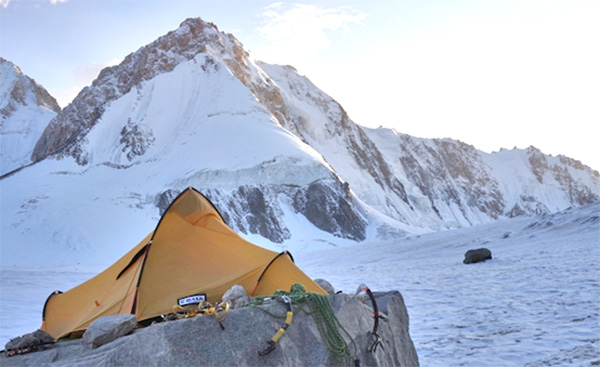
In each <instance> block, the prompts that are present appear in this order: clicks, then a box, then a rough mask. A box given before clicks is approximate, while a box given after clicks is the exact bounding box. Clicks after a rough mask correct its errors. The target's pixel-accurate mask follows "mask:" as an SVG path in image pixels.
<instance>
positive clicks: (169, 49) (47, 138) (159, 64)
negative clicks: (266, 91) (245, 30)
mask: <svg viewBox="0 0 600 367" xmlns="http://www.w3.org/2000/svg"><path fill="white" fill-rule="evenodd" d="M202 53H203V54H208V55H211V56H212V57H214V58H215V60H213V61H221V62H223V63H224V65H226V67H227V68H231V69H232V71H231V73H233V74H236V76H237V77H238V79H239V78H240V77H239V75H238V74H240V75H241V74H244V75H248V74H249V73H248V72H247V71H246V70H244V69H245V67H244V65H246V59H247V57H248V54H247V52H246V51H244V50H243V47H242V46H241V44H240V43H239V42H238V41H237V40H236V39H235V37H233V36H232V35H230V34H225V33H223V32H220V31H219V30H218V29H217V27H216V26H215V25H214V24H212V23H208V22H204V21H203V20H202V19H200V18H190V19H187V20H185V21H184V22H183V23H181V26H180V27H179V28H178V29H177V30H174V31H171V32H169V33H168V34H166V35H165V36H162V37H160V38H158V39H157V40H156V41H154V42H152V43H150V44H148V45H146V46H143V47H141V48H140V49H139V50H137V51H136V52H133V53H131V54H129V55H128V56H127V57H125V59H124V60H123V61H122V62H121V63H120V64H119V65H116V66H112V67H108V68H105V69H103V70H102V71H101V72H100V74H99V75H98V77H97V78H96V79H95V80H94V81H93V82H92V85H91V86H89V87H86V88H84V89H83V90H82V91H81V92H80V93H79V95H78V96H77V97H76V98H75V99H74V100H73V102H72V103H71V104H70V105H69V106H67V107H66V108H65V109H64V111H63V112H62V113H61V114H60V115H59V116H57V117H56V118H55V119H54V120H52V121H51V122H50V124H48V127H47V128H46V130H45V131H44V133H43V135H42V137H41V138H40V140H39V142H38V144H37V145H36V147H35V149H34V151H33V154H32V160H34V161H37V160H41V159H43V158H45V157H47V156H49V155H55V154H59V155H60V156H65V155H68V156H73V157H74V158H75V159H76V161H77V162H78V163H79V164H86V163H87V161H86V159H85V157H84V156H82V154H81V153H82V151H81V149H82V147H81V142H82V141H83V140H84V139H85V135H86V134H87V133H88V132H89V131H90V129H91V128H92V127H93V126H95V125H96V123H97V122H98V121H99V119H100V117H101V116H102V115H103V113H104V111H105V110H106V108H107V107H108V105H109V104H110V103H111V102H112V101H115V100H117V99H119V98H121V97H122V96H124V95H125V94H127V93H129V92H130V91H131V90H132V89H133V88H134V87H140V86H141V85H142V83H144V82H146V81H148V80H151V79H153V78H155V77H156V76H158V75H160V74H164V73H169V72H171V71H173V70H174V69H175V68H176V67H177V66H178V65H180V64H181V63H184V62H188V61H190V60H193V59H194V58H195V57H196V55H198V54H202ZM207 62H208V63H210V62H211V61H207ZM213 64H215V63H213ZM208 67H209V65H208V64H207V65H205V69H206V68H208ZM245 78H247V77H245Z"/></svg>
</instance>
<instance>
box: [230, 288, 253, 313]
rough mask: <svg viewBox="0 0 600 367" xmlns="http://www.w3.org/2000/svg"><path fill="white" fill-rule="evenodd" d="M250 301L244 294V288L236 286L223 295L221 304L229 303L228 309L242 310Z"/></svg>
mask: <svg viewBox="0 0 600 367" xmlns="http://www.w3.org/2000/svg"><path fill="white" fill-rule="evenodd" d="M250 301H251V298H250V296H248V295H247V294H246V291H245V290H244V287H242V286H241V285H237V284H236V285H234V286H233V287H231V288H229V289H228V290H227V292H225V294H224V295H223V302H227V303H229V307H230V308H232V309H236V308H242V307H244V306H246V305H247V304H248V303H249V302H250Z"/></svg>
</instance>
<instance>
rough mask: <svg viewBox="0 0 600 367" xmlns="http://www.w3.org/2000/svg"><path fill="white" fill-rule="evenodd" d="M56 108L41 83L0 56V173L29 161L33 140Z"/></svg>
mask: <svg viewBox="0 0 600 367" xmlns="http://www.w3.org/2000/svg"><path fill="white" fill-rule="evenodd" d="M59 111H60V106H59V105H58V103H57V102H56V100H55V99H54V97H52V96H51V95H50V94H49V93H48V91H46V89H44V87H42V86H41V85H39V84H37V83H36V82H35V80H33V79H31V78H30V77H28V76H27V75H25V74H23V72H22V71H21V69H20V68H19V67H18V66H17V65H15V64H13V63H12V62H10V61H8V60H6V59H3V58H0V138H1V144H0V162H1V164H0V165H1V169H0V175H4V174H7V173H9V172H12V171H14V170H16V169H19V168H21V167H23V166H25V165H28V164H30V163H31V161H30V159H29V156H30V154H31V151H32V149H33V147H34V146H35V143H36V142H37V140H38V138H39V137H40V135H41V134H42V131H43V130H44V128H45V127H46V125H47V124H48V121H50V120H51V119H52V118H53V117H54V116H56V114H57V113H58V112H59Z"/></svg>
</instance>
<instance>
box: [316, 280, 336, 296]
mask: <svg viewBox="0 0 600 367" xmlns="http://www.w3.org/2000/svg"><path fill="white" fill-rule="evenodd" d="M314 281H315V283H317V284H318V285H319V287H321V288H323V290H324V291H325V292H327V293H328V294H334V293H335V290H334V289H333V286H332V285H331V283H329V282H328V281H326V280H325V279H321V278H317V279H315V280H314Z"/></svg>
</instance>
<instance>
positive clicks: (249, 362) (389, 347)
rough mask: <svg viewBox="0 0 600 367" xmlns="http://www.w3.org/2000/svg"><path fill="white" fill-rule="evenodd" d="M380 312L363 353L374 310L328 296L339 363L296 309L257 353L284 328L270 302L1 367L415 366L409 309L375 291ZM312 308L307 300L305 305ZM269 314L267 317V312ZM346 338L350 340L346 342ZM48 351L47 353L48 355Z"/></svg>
mask: <svg viewBox="0 0 600 367" xmlns="http://www.w3.org/2000/svg"><path fill="white" fill-rule="evenodd" d="M375 296H376V298H377V299H378V305H379V304H381V305H380V310H381V312H384V310H385V312H386V315H385V316H386V317H385V318H383V319H382V320H380V323H379V334H380V335H381V337H382V339H383V347H384V348H383V349H381V348H378V349H377V350H376V351H375V353H370V352H368V350H367V348H368V346H369V338H370V336H369V334H368V332H369V331H371V330H372V328H373V309H372V308H371V307H369V304H366V305H365V304H362V303H361V302H360V301H358V300H357V299H355V298H353V297H352V296H351V295H347V294H334V295H330V296H328V300H329V303H330V304H331V308H332V310H333V312H334V314H335V315H336V317H337V318H338V320H339V322H340V324H341V325H342V327H343V328H344V330H345V331H346V332H347V333H348V334H349V336H350V337H348V336H346V335H345V333H344V332H343V331H341V330H340V334H341V335H342V336H343V338H344V339H345V341H346V343H347V345H348V348H349V350H350V354H351V355H352V356H349V357H348V359H347V361H345V362H344V363H339V362H338V363H332V362H333V361H331V357H330V353H329V351H328V349H327V348H326V346H325V344H324V342H323V340H322V339H321V335H320V333H319V330H318V328H317V326H316V324H315V323H314V320H313V318H312V316H310V315H308V314H306V313H305V312H302V311H300V308H299V307H298V306H294V318H293V320H292V323H291V324H290V326H289V327H288V329H287V331H286V332H285V334H283V336H282V337H281V339H280V340H279V342H278V343H277V344H276V348H275V350H274V351H273V352H272V353H270V354H269V355H267V356H265V357H261V356H259V355H258V353H257V352H258V351H260V350H264V349H265V348H266V347H267V343H265V340H268V339H271V338H272V337H273V336H274V335H275V333H276V332H277V330H278V329H279V328H280V327H281V326H282V325H283V319H281V318H278V317H274V316H272V315H270V314H275V315H284V314H285V311H286V309H285V306H284V304H283V303H282V302H279V301H277V300H273V301H271V302H267V303H265V304H264V305H262V306H260V308H261V309H259V308H257V307H245V308H241V309H236V310H230V311H229V313H228V314H227V317H226V320H225V321H224V322H223V325H224V326H225V330H222V329H221V328H220V327H219V324H218V322H217V320H216V319H215V318H214V317H213V316H200V317H194V318H189V319H183V320H177V321H169V322H162V323H158V324H154V325H151V326H149V327H146V328H143V329H137V330H135V332H134V333H133V334H131V335H127V336H124V337H121V338H118V339H116V340H114V341H113V342H112V343H110V344H106V345H103V346H101V347H99V348H96V349H90V348H88V347H87V346H86V345H85V344H84V342H83V341H81V340H75V341H70V342H61V343H57V348H55V349H54V350H51V351H43V352H37V353H30V354H26V355H22V356H15V357H10V358H6V357H5V356H0V365H3V366H4V365H6V366H19V367H20V366H32V365H36V366H48V365H50V364H51V365H52V366H76V367H86V366H105V367H109V366H182V367H183V366H198V365H200V366H324V365H331V364H343V365H353V359H354V358H358V359H360V361H361V365H362V366H409V367H414V366H418V365H419V361H418V357H417V354H416V351H415V348H414V345H413V342H412V340H411V339H410V335H409V329H408V322H409V319H408V314H407V312H406V307H405V305H404V300H403V299H402V296H401V295H400V293H399V292H397V291H394V292H386V293H376V294H375ZM303 308H304V309H306V311H308V312H310V310H309V306H308V305H303ZM267 312H269V313H270V314H268V313H267ZM350 338H352V340H351V339H350ZM51 352H52V354H50V353H51Z"/></svg>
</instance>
